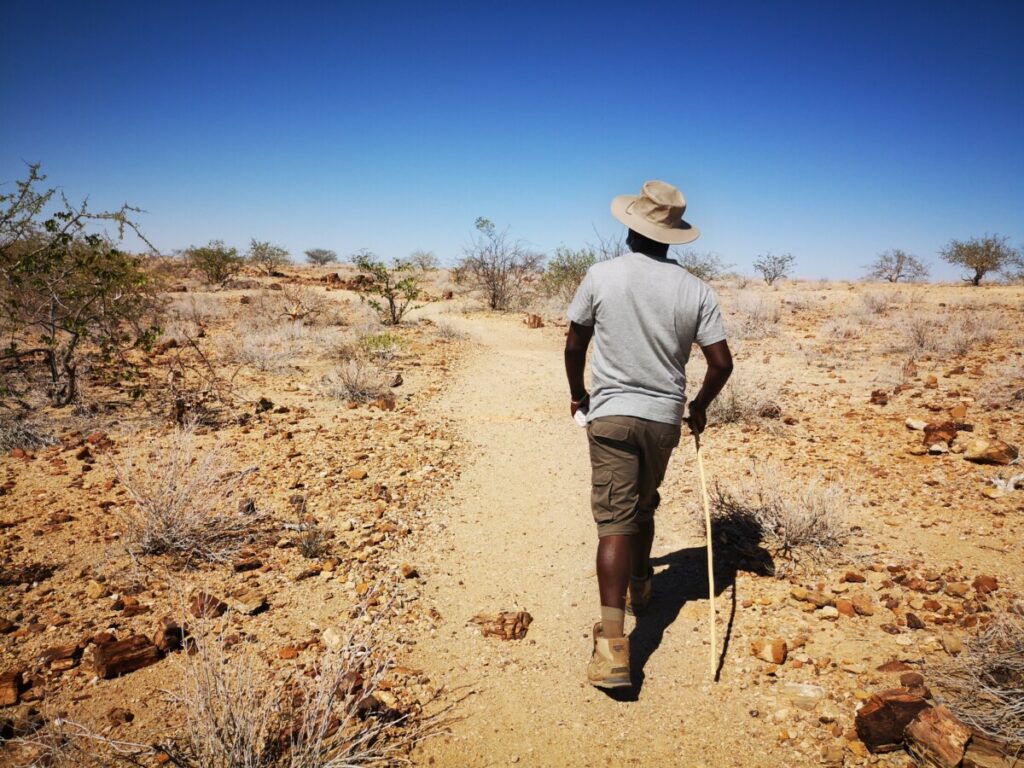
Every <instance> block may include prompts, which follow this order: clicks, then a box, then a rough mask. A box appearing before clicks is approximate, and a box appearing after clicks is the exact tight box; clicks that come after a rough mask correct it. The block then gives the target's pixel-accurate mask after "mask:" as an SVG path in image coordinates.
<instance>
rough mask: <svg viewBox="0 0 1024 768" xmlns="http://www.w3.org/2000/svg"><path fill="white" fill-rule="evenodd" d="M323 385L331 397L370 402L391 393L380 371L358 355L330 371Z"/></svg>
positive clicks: (325, 391)
mask: <svg viewBox="0 0 1024 768" xmlns="http://www.w3.org/2000/svg"><path fill="white" fill-rule="evenodd" d="M322 387H323V391H324V393H325V394H326V395H328V396H329V397H335V398H338V399H340V400H353V401H355V402H370V401H373V400H377V399H378V398H381V397H387V396H388V395H389V394H390V393H391V390H390V389H389V388H388V386H387V384H386V383H385V382H384V379H383V378H382V377H381V374H380V371H379V370H378V369H377V368H376V367H375V366H374V365H373V364H372V363H370V362H369V361H368V360H365V359H364V358H362V357H361V356H358V355H357V356H355V357H353V358H351V359H350V360H347V361H345V362H343V363H341V364H339V365H338V366H336V367H335V369H334V370H333V371H331V372H330V373H328V374H327V375H326V376H325V377H324V379H323V382H322Z"/></svg>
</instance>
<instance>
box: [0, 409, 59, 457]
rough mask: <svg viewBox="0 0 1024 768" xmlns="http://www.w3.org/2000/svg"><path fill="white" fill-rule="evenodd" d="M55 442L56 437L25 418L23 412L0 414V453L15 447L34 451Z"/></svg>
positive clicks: (7, 451)
mask: <svg viewBox="0 0 1024 768" xmlns="http://www.w3.org/2000/svg"><path fill="white" fill-rule="evenodd" d="M56 442H57V438H55V437H54V436H53V435H51V434H50V433H49V432H48V431H47V430H46V429H45V428H44V427H42V426H41V425H39V424H36V423H34V422H32V421H29V420H28V419H26V418H25V414H24V413H17V414H7V413H3V414H0V453H9V452H11V451H13V450H14V449H15V448H21V449H22V450H25V451H35V450H38V449H40V448H45V447H46V446H48V445H53V444H54V443H56Z"/></svg>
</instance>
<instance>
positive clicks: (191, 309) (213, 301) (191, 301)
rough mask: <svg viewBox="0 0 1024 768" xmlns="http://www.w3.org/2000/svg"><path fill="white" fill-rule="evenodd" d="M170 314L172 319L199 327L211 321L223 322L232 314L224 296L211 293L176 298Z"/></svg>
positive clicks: (169, 309) (190, 294) (191, 294)
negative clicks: (188, 322) (185, 321)
mask: <svg viewBox="0 0 1024 768" xmlns="http://www.w3.org/2000/svg"><path fill="white" fill-rule="evenodd" d="M168 312H169V314H170V316H171V317H175V318H178V319H181V320H188V321H190V322H192V323H193V324H194V325H196V326H199V327H202V326H205V325H207V324H208V323H209V322H210V321H211V320H223V319H224V318H226V317H229V316H230V314H231V311H230V308H229V307H228V305H227V304H226V303H225V301H224V297H223V296H220V295H211V294H209V293H198V294H196V293H189V294H186V295H184V296H175V297H174V298H173V299H172V300H171V303H170V305H169V307H168Z"/></svg>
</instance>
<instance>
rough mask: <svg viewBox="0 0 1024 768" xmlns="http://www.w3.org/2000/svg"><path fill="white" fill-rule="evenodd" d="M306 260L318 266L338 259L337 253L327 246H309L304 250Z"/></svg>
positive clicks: (332, 262)
mask: <svg viewBox="0 0 1024 768" xmlns="http://www.w3.org/2000/svg"><path fill="white" fill-rule="evenodd" d="M306 261H308V262H309V263H310V264H313V265H315V266H318V267H323V266H326V265H327V264H334V263H335V262H337V261H338V254H337V252H335V251H332V250H330V249H329V248H310V249H309V250H308V251H306Z"/></svg>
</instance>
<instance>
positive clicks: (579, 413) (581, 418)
mask: <svg viewBox="0 0 1024 768" xmlns="http://www.w3.org/2000/svg"><path fill="white" fill-rule="evenodd" d="M572 418H573V420H574V421H575V422H576V423H577V424H579V425H580V426H581V427H585V426H587V412H586V411H584V410H583V409H582V408H577V409H576V413H574V414H573V415H572Z"/></svg>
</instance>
